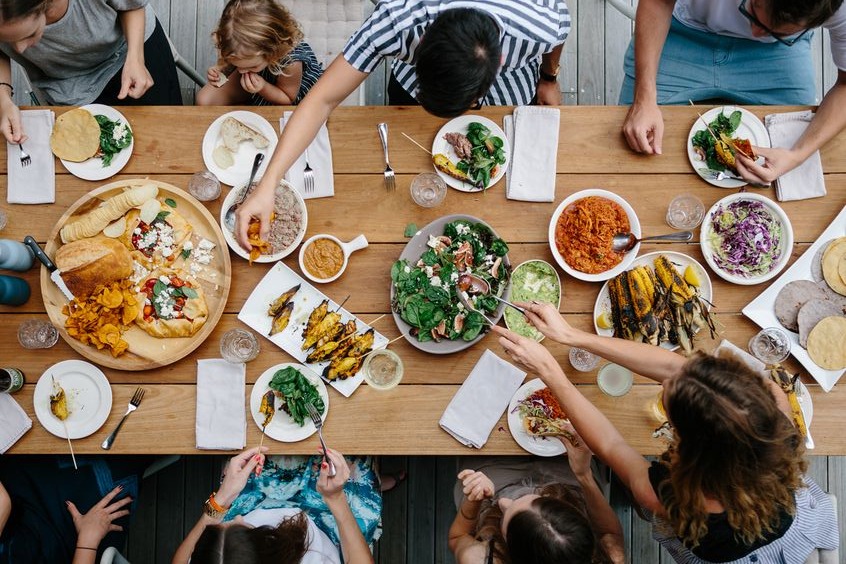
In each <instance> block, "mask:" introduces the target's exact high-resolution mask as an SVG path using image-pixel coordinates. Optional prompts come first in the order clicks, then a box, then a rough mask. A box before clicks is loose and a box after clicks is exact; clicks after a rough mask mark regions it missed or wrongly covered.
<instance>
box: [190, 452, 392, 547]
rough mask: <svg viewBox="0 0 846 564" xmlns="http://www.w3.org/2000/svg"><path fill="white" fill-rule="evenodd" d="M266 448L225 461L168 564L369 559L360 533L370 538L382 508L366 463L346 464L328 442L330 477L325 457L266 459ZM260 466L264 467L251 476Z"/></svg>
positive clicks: (370, 470) (374, 530) (327, 454)
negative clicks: (216, 486)
mask: <svg viewBox="0 0 846 564" xmlns="http://www.w3.org/2000/svg"><path fill="white" fill-rule="evenodd" d="M267 450H268V449H267V447H261V451H259V448H258V447H256V448H251V449H248V450H245V451H244V452H242V453H241V454H238V455H236V456H234V457H233V458H232V459H231V460H230V461H229V464H228V465H227V467H226V469H225V472H224V477H223V481H222V482H221V484H220V488H219V489H218V491H217V492H214V493H213V494H212V495H211V496H210V497H209V499H208V501H207V502H206V504H205V507H204V514H203V515H202V516H201V517H200V519H199V521H197V524H196V525H194V528H193V529H191V532H190V533H188V536H187V537H185V540H184V541H182V544H181V545H180V546H179V548H178V549H177V551H176V554H175V555H174V556H173V564H184V563H187V562H189V561H190V562H191V564H205V563H214V564H221V563H232V564H236V563H237V564H251V563H259V562H262V563H263V562H280V563H284V562H292V563H293V562H303V563H315V564H316V563H318V562H320V563H337V564H340V563H341V562H347V563H350V564H358V563H364V562H368V563H370V562H373V555H372V554H371V552H370V548H369V547H368V540H367V539H366V538H365V534H364V533H363V532H362V525H363V526H364V528H365V531H366V533H367V535H368V536H369V537H370V539H371V540H372V539H373V537H374V533H375V532H376V530H377V529H378V523H379V514H380V513H381V498H380V497H379V493H378V486H377V485H376V483H377V479H376V476H375V473H374V472H373V470H372V468H371V467H370V465H369V464H366V463H365V462H364V460H362V459H353V461H352V462H353V466H352V470H351V468H350V465H349V464H348V462H347V460H346V459H345V458H344V456H343V455H342V454H340V453H339V452H337V451H334V450H331V449H328V450H327V452H326V456H327V457H328V459H329V460H331V461H332V462H333V463H334V465H335V469H336V472H337V473H336V475H335V476H333V477H329V475H328V469H329V468H328V464H327V462H326V461H325V460H323V461H321V459H320V458H306V457H269V458H267V459H266V460H265V456H264V453H265V452H266V451H267ZM368 460H369V459H368ZM314 466H317V468H318V469H319V470H318V469H315V468H314ZM257 467H259V468H261V473H260V475H259V476H258V477H255V476H254V473H255V471H256V468H257ZM271 492H272V493H271ZM321 498H322V502H321ZM353 507H354V508H355V510H356V511H355V514H354V511H353ZM327 508H328V509H327ZM224 516H225V517H226V519H228V521H227V522H225V523H223V522H222V521H223V520H224ZM233 517H234V518H233ZM359 520H360V521H362V524H361V525H360V524H359ZM338 545H340V548H341V552H342V553H343V559H342V556H341V554H340V553H339V550H338Z"/></svg>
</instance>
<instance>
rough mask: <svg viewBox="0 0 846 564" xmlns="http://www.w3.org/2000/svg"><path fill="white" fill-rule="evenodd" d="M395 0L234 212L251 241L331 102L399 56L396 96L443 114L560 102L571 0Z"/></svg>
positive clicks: (314, 98)
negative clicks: (253, 221) (254, 224)
mask: <svg viewBox="0 0 846 564" xmlns="http://www.w3.org/2000/svg"><path fill="white" fill-rule="evenodd" d="M469 4H470V3H468V2H465V1H463V0H393V1H382V2H379V3H378V4H377V5H376V7H375V9H374V11H373V14H372V15H371V16H370V17H369V18H367V20H366V21H365V22H364V23H363V24H362V26H361V27H360V28H359V30H358V31H356V32H355V33H354V34H353V36H352V37H351V38H350V40H349V41H348V42H347V45H346V46H345V47H344V51H343V53H342V54H341V55H339V56H338V57H337V58H336V59H335V60H334V61H333V62H332V64H331V65H329V68H327V69H326V73H325V74H324V75H323V78H322V79H321V80H319V81H318V82H317V84H315V86H314V88H313V89H312V91H311V92H310V93H309V95H308V96H306V97H305V99H304V100H303V101H302V103H301V104H300V105H299V107H298V108H297V110H296V111H295V112H294V113H293V115H292V116H291V118H290V120H289V121H288V123H287V125H286V126H285V131H284V133H283V134H282V136H281V139H280V141H279V144H278V145H277V146H276V149H275V150H274V152H273V156H272V157H271V158H270V163H269V164H268V167H267V170H266V171H265V174H264V177H263V178H262V179H261V181H259V184H258V187H257V188H256V189H255V190H254V191H253V192H252V193H251V195H250V197H249V198H248V199H247V200H246V202H245V203H244V204H242V205H241V206H240V207H239V209H238V211H237V212H236V223H237V225H236V233H237V234H238V240H239V241H240V243H241V244H242V245H244V246H245V248H250V246H249V243H248V241H247V225H248V224H249V221H250V218H252V217H255V218H257V219H259V220H260V221H261V232H260V236H261V237H262V238H263V239H266V238H267V234H268V230H269V224H270V210H271V209H272V208H273V197H274V196H273V194H274V190H275V188H276V185H277V184H278V182H279V180H280V179H281V178H282V176H283V175H284V174H285V172H286V171H287V170H288V167H290V166H291V164H292V163H293V162H294V161H295V160H296V159H297V158H298V157H299V156H300V155H301V154H302V153H303V151H304V150H305V149H306V147H307V146H308V144H309V143H311V141H312V140H313V139H314V136H315V135H316V134H317V131H318V130H319V129H320V126H321V125H322V124H323V123H324V122H325V121H326V120H327V119H328V118H329V115H330V114H331V113H332V110H334V109H335V107H336V106H337V105H338V104H340V103H341V102H342V101H343V100H344V99H345V98H346V97H347V96H348V95H349V94H350V93H351V92H353V90H355V89H356V88H358V86H359V85H360V84H361V83H362V82H364V80H365V79H366V78H367V76H368V75H369V74H370V73H371V72H373V71H374V70H375V69H376V67H377V66H378V65H379V63H380V62H381V61H383V60H384V59H386V58H387V57H393V63H392V65H391V79H390V83H389V85H388V98H389V101H390V103H391V104H394V105H396V104H400V105H407V104H417V103H419V104H420V105H422V106H423V108H424V109H425V110H426V111H428V112H430V113H432V114H434V115H436V116H439V117H455V116H458V115H461V114H463V113H464V112H466V111H467V110H469V109H471V108H473V107H478V106H479V105H481V104H487V105H514V106H520V105H527V104H531V103H533V101H534V102H537V103H539V104H550V105H558V104H560V103H561V92H560V90H559V87H558V82H557V76H558V70H559V62H558V61H559V59H560V56H561V50H562V48H563V46H564V40H565V39H566V38H567V35H568V34H569V32H570V13H569V11H568V10H567V5H566V3H565V1H564V0H477V1H476V2H472V8H471V7H467V6H468V5H469Z"/></svg>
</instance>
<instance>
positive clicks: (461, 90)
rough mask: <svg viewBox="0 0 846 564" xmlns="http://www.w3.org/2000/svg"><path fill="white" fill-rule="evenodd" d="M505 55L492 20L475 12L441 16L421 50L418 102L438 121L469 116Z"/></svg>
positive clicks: (456, 11)
mask: <svg viewBox="0 0 846 564" xmlns="http://www.w3.org/2000/svg"><path fill="white" fill-rule="evenodd" d="M501 53H502V47H501V46H500V44H499V27H498V26H497V23H496V21H494V19H493V18H492V17H490V16H489V15H487V14H485V13H484V12H482V11H480V10H474V9H472V8H457V9H453V10H445V11H443V12H441V13H440V14H439V15H438V17H437V18H435V21H433V22H432V24H431V25H430V26H429V27H428V28H426V31H425V32H424V33H423V38H422V39H421V41H420V46H419V47H418V48H417V53H416V59H417V60H416V61H415V71H416V73H417V82H418V84H417V86H418V93H417V101H418V102H420V105H421V106H423V108H425V109H426V111H427V112H429V113H431V114H434V115H436V116H438V117H444V118H451V117H455V116H458V115H461V114H463V113H464V112H466V111H467V110H468V109H470V107H471V106H472V105H473V104H474V103H476V101H477V100H478V99H479V98H481V97H482V96H484V95H485V94H487V92H488V90H489V89H490V87H491V84H493V81H494V78H495V77H496V74H497V72H499V65H500V55H501Z"/></svg>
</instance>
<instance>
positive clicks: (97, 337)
mask: <svg viewBox="0 0 846 564" xmlns="http://www.w3.org/2000/svg"><path fill="white" fill-rule="evenodd" d="M131 288H132V283H131V282H130V281H129V280H121V281H120V282H112V283H111V284H110V285H108V286H101V287H98V289H97V291H96V292H94V293H93V294H91V295H90V296H88V297H87V298H85V299H84V300H80V299H79V298H77V299H75V300H74V301H73V302H71V303H70V304H68V305H66V306H64V307H63V308H62V313H64V314H65V315H67V319H66V320H65V328H66V329H67V332H68V335H70V336H71V337H73V338H74V339H77V340H78V341H79V342H81V343H82V344H84V345H93V346H95V347H97V349H100V350H102V349H104V348H107V347H108V348H109V351H110V352H111V354H112V356H114V357H118V356H120V355H121V354H123V353H125V352H126V350H127V349H128V348H129V343H127V342H126V341H125V340H123V338H122V334H123V331H124V330H126V328H127V327H128V326H129V325H130V324H131V323H132V322H133V321H134V319H135V318H136V316H137V315H138V309H139V308H138V300H137V298H136V296H135V294H134V293H133V292H132V290H131Z"/></svg>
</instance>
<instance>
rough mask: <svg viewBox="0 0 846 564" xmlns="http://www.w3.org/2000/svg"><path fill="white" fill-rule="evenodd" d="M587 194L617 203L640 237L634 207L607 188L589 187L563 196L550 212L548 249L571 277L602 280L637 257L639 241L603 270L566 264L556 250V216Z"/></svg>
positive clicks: (620, 269)
mask: <svg viewBox="0 0 846 564" xmlns="http://www.w3.org/2000/svg"><path fill="white" fill-rule="evenodd" d="M589 196H599V197H601V198H606V199H608V200H611V201H612V202H615V203H617V204H619V205H620V206H621V207H622V208H623V210H624V211H625V212H626V215H627V216H628V217H629V225H630V226H631V230H632V233H634V236H635V237H637V238H640V236H641V234H640V221H639V220H638V219H637V214H635V211H634V209H633V208H632V207H631V206H630V205H629V203H628V202H627V201H625V200H624V199H623V198H621V197H620V196H618V195H617V194H614V193H613V192H609V191H608V190H602V189H600V188H590V189H588V190H581V191H579V192H576V193H574V194H570V195H569V196H567V197H566V198H564V201H563V202H561V203H560V204H558V207H557V208H555V211H554V212H553V213H552V219H550V220H549V249H550V251H552V256H553V257H555V262H557V263H558V266H560V267H561V268H562V269H563V270H564V272H566V273H567V274H569V275H570V276H572V277H573V278H578V279H579V280H584V281H585V282H602V281H604V280H608V279H610V278H614V277H615V276H617V275H618V274H620V273H621V272H623V271H624V270H626V269H627V268H628V267H629V265H630V264H631V263H632V261H634V259H635V257H637V252H638V251H639V250H640V243H638V244H636V245H635V246H634V248H632V250H630V251H629V252H628V253H626V256H624V257H623V260H622V261H620V264H618V265H617V266H615V267H614V268H612V269H610V270H606V271H605V272H600V273H598V274H587V273H585V272H581V271H579V270H576V269H575V268H573V267H571V266H570V265H569V264H567V261H565V260H564V257H563V256H561V253H559V252H558V246H557V245H556V244H555V226H556V225H557V224H558V217H559V216H560V215H561V212H563V211H564V208H566V207H567V206H569V205H570V204H572V203H573V202H575V201H576V200H581V199H582V198H587V197H589Z"/></svg>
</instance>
